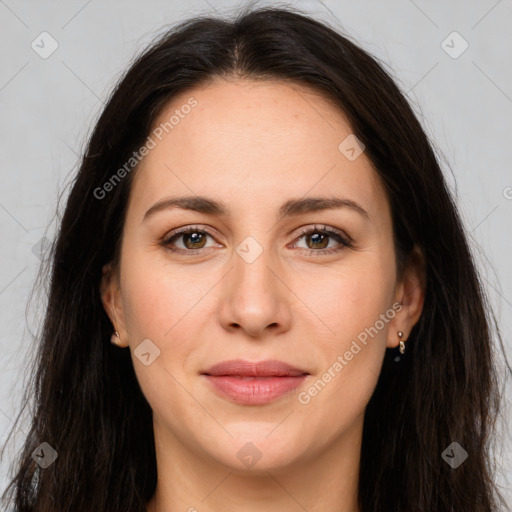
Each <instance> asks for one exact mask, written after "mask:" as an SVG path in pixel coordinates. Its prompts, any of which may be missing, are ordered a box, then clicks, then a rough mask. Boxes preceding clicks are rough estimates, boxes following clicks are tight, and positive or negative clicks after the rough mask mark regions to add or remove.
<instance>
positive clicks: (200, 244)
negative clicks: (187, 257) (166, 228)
mask: <svg viewBox="0 0 512 512" xmlns="http://www.w3.org/2000/svg"><path fill="white" fill-rule="evenodd" d="M208 237H210V238H212V239H213V235H211V234H210V233H208V231H205V230H203V229H198V228H194V227H188V228H185V229H182V230H178V231H174V232H172V233H171V234H170V235H169V236H168V237H167V238H166V239H165V240H163V241H162V242H161V244H162V246H164V247H165V248H166V249H167V250H168V251H171V252H175V253H177V254H196V250H202V249H208V247H206V242H207V238H208ZM176 244H177V245H178V247H176ZM180 244H181V247H180Z"/></svg>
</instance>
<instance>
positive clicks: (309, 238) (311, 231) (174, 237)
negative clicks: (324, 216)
mask: <svg viewBox="0 0 512 512" xmlns="http://www.w3.org/2000/svg"><path fill="white" fill-rule="evenodd" d="M299 235H300V236H299V237H298V239H296V240H300V239H302V238H304V239H305V241H306V244H307V245H308V244H311V245H312V246H313V248H309V247H306V248H305V249H304V250H305V251H306V252H307V253H308V254H314V255H315V256H318V255H323V254H333V253H336V252H338V251H341V250H343V249H344V248H345V247H353V245H352V240H351V239H350V238H349V237H348V236H347V235H345V234H344V233H343V232H342V231H339V230H337V229H335V228H329V227H327V226H322V227H318V226H316V225H315V226H313V227H310V228H302V229H301V230H300V232H299ZM208 237H210V238H212V239H213V235H212V234H211V233H210V232H209V231H207V230H205V229H201V228H199V227H196V226H187V227H185V228H180V229H177V230H174V231H172V232H171V233H170V234H169V235H168V236H167V237H166V238H165V239H164V240H163V241H162V242H161V245H162V246H163V247H165V249H166V250H168V251H170V252H172V253H175V254H183V255H187V256H193V255H195V254H199V253H200V252H201V250H202V249H208V247H206V240H207V238H208ZM333 238H334V239H336V240H337V241H338V246H337V247H336V246H335V247H334V248H333V247H331V248H329V247H328V245H329V242H330V241H331V239H333ZM177 241H180V242H181V244H182V247H176V246H174V244H175V243H176V242H177ZM210 247H211V246H210ZM217 247H218V246H217ZM294 247H296V246H295V245H294ZM299 249H300V247H299Z"/></svg>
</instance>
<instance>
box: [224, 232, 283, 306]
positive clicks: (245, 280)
mask: <svg viewBox="0 0 512 512" xmlns="http://www.w3.org/2000/svg"><path fill="white" fill-rule="evenodd" d="M262 238H263V236H260V237H259V239H260V240H261V242H260V241H258V240H257V239H256V238H255V237H254V236H247V237H246V238H244V239H243V240H242V242H240V243H239V244H238V246H237V247H236V250H235V252H236V254H234V255H233V258H234V262H235V268H234V275H233V279H234V280H235V283H236V289H237V290H239V291H241V292H243V294H244V295H245V294H248V295H249V296H251V295H255V294H258V295H265V296H267V299H269V298H270V296H271V295H273V293H272V288H273V284H272V281H274V280H275V276H274V274H273V272H272V270H271V269H272V268H273V267H274V266H276V265H275V257H274V253H273V251H272V248H271V247H270V239H269V237H265V239H264V240H262Z"/></svg>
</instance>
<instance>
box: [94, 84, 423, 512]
mask: <svg viewBox="0 0 512 512" xmlns="http://www.w3.org/2000/svg"><path fill="white" fill-rule="evenodd" d="M191 96H193V97H194V98H195V99H196V100H197V102H198V105H197V106H196V107H195V108H194V109H192V111H191V112H190V113H189V114H188V115H187V116H184V118H183V119H180V122H179V124H177V125H176V126H174V129H173V130H172V131H170V132H169V133H168V134H167V135H166V136H165V137H164V138H163V139H162V141H161V142H159V143H158V144H157V146H156V147H155V148H154V149H152V150H151V151H150V152H149V154H148V155H147V156H146V157H145V158H144V159H143V161H142V162H141V164H140V166H139V168H138V169H137V171H136V175H135V176H134V182H133V184H132V185H133V188H132V190H131V195H130V199H129V205H128V210H127V214H126V218H125V225H124V231H123V235H122V248H121V258H120V264H119V265H120V266H119V267H118V268H117V270H118V272H110V267H109V266H105V268H104V270H105V272H104V279H103V286H102V300H103V304H104V307H105V310H106V311H107V313H108V314H109V316H110V318H111V320H112V323H113V325H114V326H115V329H116V330H117V331H118V332H119V335H120V339H121V342H120V346H122V347H129V350H130V351H131V353H132V359H133V364H134V368H135V371H136V375H137V378H138V380H139V382H140V386H141V389H142V391H143V393H144V395H145V397H146V398H147V400H148V402H149V404H150V405H151V408H152V410H153V425H154V433H155V443H156V457H157V468H158V482H157V489H156V493H155V496H154V497H153V499H152V500H151V501H150V502H149V503H148V508H147V510H148V512H164V511H165V512H174V511H176V512H177V511H189V512H193V511H194V510H197V511H198V512H220V511H223V512H235V511H239V510H244V512H252V511H258V512H260V511H261V510H265V511H266V512H274V511H282V510H287V511H289V512H295V511H297V512H298V511H301V512H303V510H305V509H306V510H308V511H310V512H318V511H322V512H329V511H332V512H354V511H358V505H357V485H358V471H359V458H360V455H359V452H360V446H361V437H362V425H363V417H364V411H365V407H366V405H367V403H368V401H369V399H370V397H371V395H372V393H373V390H374V388H375V385H376V383H377V377H378V375H379V372H380V369H381V365H382V361H383V357H384V353H385V349H386V347H396V346H397V345H398V342H399V338H398V336H397V331H403V333H404V338H407V336H408V334H409V333H410V331H411V329H412V327H413V326H414V324H415V323H416V322H417V321H418V319H419V316H420V314H421V308H422V305H423V298H424V287H423V284H422V283H423V279H422V274H421V271H422V270H421V268H422V265H421V258H420V257H419V256H418V253H416V257H415V258H412V259H411V262H410V264H409V266H408V268H407V271H406V272H405V273H404V275H403V277H402V278H400V279H399V278H398V276H397V273H396V269H395V252H394V245H393V230H392V223H391V212H390V207H389V203H388V200H387V197H386V194H385V191H384V188H383V187H382V184H381V182H380V179H379V177H378V175H377V173H376V172H375V170H374V169H373V167H372V164H371V162H370V160H369V159H368V158H367V156H366V155H365V153H364V152H363V153H362V154H361V155H360V156H359V157H358V158H356V159H355V160H354V161H350V160H349V159H347V158H346V156H345V155H344V154H342V153H341V152H340V151H339V150H338V146H339V144H340V143H341V142H342V141H343V140H344V139H345V138H346V137H347V136H348V135H350V134H351V133H352V130H351V128H350V125H349V124H348V123H347V121H346V119H345V117H344V116H343V114H342V113H341V112H340V111H339V109H337V108H335V106H333V105H332V104H331V103H329V102H328V101H327V100H326V99H325V98H323V97H322V96H319V95H318V94H317V93H315V92H314V91H312V90H309V89H307V88H304V87H299V86H297V85H294V84H289V83H283V82H282V83H278V82H269V81H266V82H264V81H249V80H241V81H216V82H213V83H211V84H209V85H208V86H203V87H201V88H195V89H192V90H189V91H186V92H185V93H183V94H181V95H180V96H176V97H174V98H173V100H172V101H171V102H170V103H169V104H168V105H167V107H166V109H165V111H164V112H162V115H161V116H160V117H159V119H157V120H156V123H155V126H157V125H159V124H160V123H161V122H165V121H166V120H168V119H169V117H170V116H171V115H172V113H173V112H174V110H175V109H177V108H178V109H179V108H180V107H181V106H182V105H184V104H185V103H186V102H187V100H188V99H189V98H190V97H191ZM183 195H190V196H196V195H201V196H207V197H209V198H212V199H215V200H216V201H222V202H223V203H225V204H226V207H227V208H229V211H230V215H229V216H226V217H220V216H217V215H213V214H206V213H199V212H194V211H189V210H185V209H180V208H169V209H166V210H163V211H159V212H158V213H155V214H154V215H152V216H150V217H149V218H148V219H146V220H143V217H144V214H145V212H146V211H147V210H148V209H149V208H151V206H153V205H154V204H155V203H157V202H158V201H160V200H162V199H165V198H168V197H175V196H183ZM333 196H336V197H342V198H347V199H350V200H352V201H355V202H357V203H358V204H359V205H360V206H361V207H362V208H364V210H365V211H366V212H367V214H368V217H369V218H366V217H365V216H364V215H362V214H361V213H359V212H357V211H355V210H354V209H351V208H349V207H341V208H337V209H330V210H320V211H315V212H307V213H303V214H300V215H294V216H289V217H286V218H283V219H281V220H280V219H278V217H277V212H278V209H279V207H280V206H281V205H282V204H283V203H284V202H285V201H287V200H289V199H300V198H303V197H327V198H328V197H333ZM315 224H316V225H317V227H318V226H319V227H320V228H323V226H324V225H326V226H327V227H328V228H329V227H332V228H337V229H338V230H340V231H342V232H343V233H345V234H347V235H348V236H349V237H350V238H351V239H352V240H353V246H352V247H345V246H343V245H342V244H341V243H340V241H339V239H337V238H336V237H335V236H333V235H329V237H328V238H327V239H326V240H325V241H318V240H317V241H316V242H315V240H312V239H311V238H309V237H308V236H307V235H306V236H304V235H302V234H301V233H300V232H299V228H301V227H305V228H311V229H313V228H314V226H315ZM184 226H194V227H196V228H198V229H207V230H209V231H210V233H212V236H209V235H204V236H203V239H201V240H200V242H197V241H196V242H195V245H194V242H192V243H191V240H190V238H187V236H181V237H177V239H175V240H174V242H173V245H172V246H173V247H175V248H181V249H182V250H188V251H191V249H190V247H192V248H194V247H197V248H199V251H198V252H197V254H193V255H178V254H175V253H172V252H169V251H168V250H166V248H165V247H163V246H162V244H161V242H162V240H164V239H165V238H166V237H167V235H169V234H170V233H171V231H172V230H173V229H176V228H180V227H184ZM316 232H317V233H318V231H316ZM246 237H252V238H254V239H255V240H256V241H257V242H258V243H259V245H260V246H261V248H262V249H263V251H262V253H261V254H260V255H259V257H257V258H256V259H255V260H254V261H253V262H251V263H249V262H247V261H246V260H245V259H244V258H242V257H241V256H240V255H239V253H237V251H236V249H237V247H238V246H239V245H240V244H241V243H242V242H243V241H244V239H246ZM187 242H188V246H187V245H185V244H186V243H187ZM336 248H340V250H339V251H338V252H331V253H330V254H326V255H317V254H314V252H315V251H317V252H318V251H319V250H321V249H327V250H329V249H331V250H334V249H336ZM251 250H253V249H251ZM396 303H399V304H401V309H400V311H399V312H396V314H395V315H394V318H392V319H389V320H388V321H387V322H385V325H384V327H383V328H381V329H380V330H379V332H378V334H377V335H375V336H373V337H372V338H369V341H368V343H367V344H366V345H363V344H361V343H359V345H360V347H361V350H360V351H359V352H358V353H357V354H356V355H354V357H353V358H352V359H351V360H350V361H347V364H346V366H344V368H343V369H342V371H339V372H338V373H337V374H336V376H335V377H334V378H332V380H331V381H330V382H329V383H328V384H327V385H326V386H325V387H324V388H323V389H322V390H321V391H320V392H318V393H317V394H316V395H315V396H314V397H312V398H311V400H310V401H309V403H307V404H303V403H300V401H299V400H298V393H299V392H301V391H305V390H306V391H307V390H308V389H309V388H310V387H311V386H312V384H313V383H314V382H316V381H318V379H319V378H321V377H322V375H323V374H324V373H325V372H326V371H327V370H328V368H330V367H331V368H332V366H333V364H334V363H335V362H336V361H337V360H338V359H337V358H338V356H339V355H341V356H343V354H345V352H346V351H347V350H348V349H349V348H350V346H351V344H352V343H353V341H354V340H356V339H357V336H358V335H359V334H360V333H361V332H363V331H364V330H365V328H368V327H370V326H374V325H375V323H376V321H377V320H378V319H379V318H381V317H380V315H382V314H385V313H386V312H387V311H389V310H392V311H394V310H393V304H396ZM145 339H149V340H151V342H152V343H153V344H154V345H155V346H157V347H158V349H159V350H160V355H159V357H157V358H156V359H155V360H154V362H152V363H151V364H150V365H148V366H146V365H144V364H143V363H142V362H141V361H140V360H139V359H138V358H137V357H135V356H134V352H133V351H134V350H135V349H136V348H137V346H138V345H139V344H140V343H141V342H142V341H143V340H145ZM235 358H240V359H247V360H250V361H260V360H265V359H278V360H281V361H284V362H287V363H289V364H292V365H293V366H296V367H299V368H301V369H305V370H306V371H307V372H309V373H310V375H309V376H308V377H307V378H306V380H305V381H304V383H303V385H301V387H300V388H299V389H297V390H295V391H293V392H292V393H290V394H288V395H285V396H283V397H281V398H279V399H277V400H275V401H273V402H271V403H269V404H265V405H241V404H236V403H234V402H231V401H229V400H228V399H225V398H222V397H220V396H218V395H217V394H215V393H214V392H213V391H212V390H211V388H210V386H209V385H208V384H209V383H208V382H207V381H206V380H205V378H204V376H202V375H200V373H201V372H202V371H205V370H207V369H208V368H209V367H210V366H212V365H213V364H215V363H218V362H221V361H224V360H228V359H235ZM249 442H250V443H253V444H254V445H255V446H256V447H257V450H258V451H259V453H260V454H261V458H260V460H259V461H258V462H257V463H256V464H254V465H253V466H251V467H248V466H247V465H246V464H245V463H244V462H243V461H241V460H240V459H239V458H238V457H237V453H238V451H239V450H240V449H241V448H242V447H244V445H246V443H249Z"/></svg>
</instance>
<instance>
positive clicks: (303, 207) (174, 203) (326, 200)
mask: <svg viewBox="0 0 512 512" xmlns="http://www.w3.org/2000/svg"><path fill="white" fill-rule="evenodd" d="M172 208H181V209H183V210H192V211H195V212H199V213H204V214H207V215H216V216H218V217H229V216H230V212H229V208H228V207H227V205H226V204H225V203H222V202H220V201H216V200H214V199H211V198H208V197H204V196H182V197H170V198H166V199H162V200H161V201H158V202H157V203H155V204H154V205H153V206H152V207H151V208H149V210H148V211H147V212H146V213H145V214H144V217H143V219H142V221H143V222H144V221H146V220H147V219H148V218H150V217H152V216H153V215H155V214H156V213H158V212H161V211H164V210H168V209H172ZM338 208H349V209H351V210H353V211H355V212H357V213H359V214H360V215H362V216H363V217H365V218H366V219H367V220H370V215H369V214H368V212H367V211H366V210H365V209H364V208H363V207H362V206H361V205H359V204H358V203H356V202H355V201H352V200H351V199H345V198H341V197H308V198H302V199H289V200H288V201H286V202H285V203H284V204H283V205H282V206H281V207H280V208H279V211H278V219H279V220H281V219H283V218H285V217H291V216H297V215H304V214H306V213H311V212H318V211H324V210H333V209H338Z"/></svg>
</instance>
